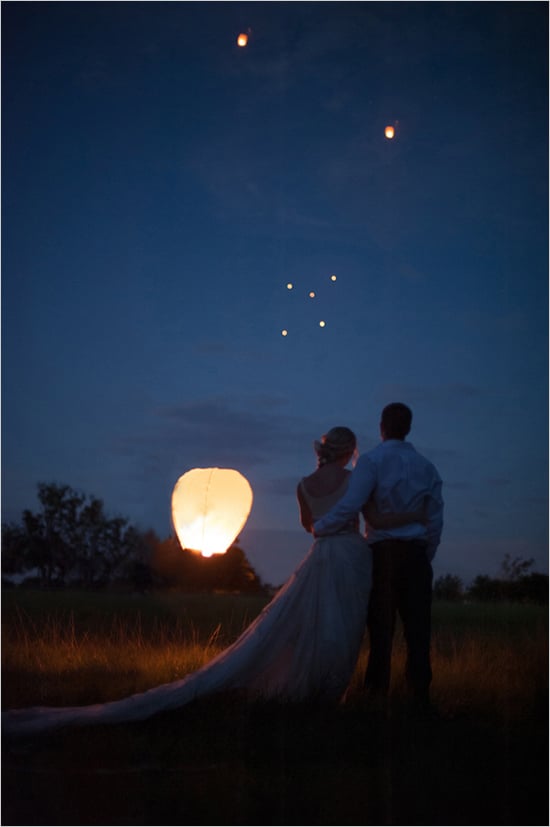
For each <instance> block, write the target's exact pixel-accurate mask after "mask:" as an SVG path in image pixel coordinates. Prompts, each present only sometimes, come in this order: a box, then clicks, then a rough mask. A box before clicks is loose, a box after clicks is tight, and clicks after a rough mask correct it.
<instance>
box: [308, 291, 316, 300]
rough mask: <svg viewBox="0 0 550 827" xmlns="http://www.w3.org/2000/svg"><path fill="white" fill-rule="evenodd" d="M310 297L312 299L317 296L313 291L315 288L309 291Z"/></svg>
mask: <svg viewBox="0 0 550 827" xmlns="http://www.w3.org/2000/svg"><path fill="white" fill-rule="evenodd" d="M309 298H310V299H314V298H315V293H314V292H313V290H310V293H309Z"/></svg>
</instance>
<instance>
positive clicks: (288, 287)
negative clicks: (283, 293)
mask: <svg viewBox="0 0 550 827" xmlns="http://www.w3.org/2000/svg"><path fill="white" fill-rule="evenodd" d="M293 287H294V285H293V284H292V282H290V281H289V282H288V284H287V286H286V289H287V290H292V288H293Z"/></svg>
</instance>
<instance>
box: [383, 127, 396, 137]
mask: <svg viewBox="0 0 550 827" xmlns="http://www.w3.org/2000/svg"><path fill="white" fill-rule="evenodd" d="M384 135H385V136H386V138H388V139H389V140H391V139H392V138H393V136H394V135H395V129H394V127H393V126H387V127H386V128H385V130H384Z"/></svg>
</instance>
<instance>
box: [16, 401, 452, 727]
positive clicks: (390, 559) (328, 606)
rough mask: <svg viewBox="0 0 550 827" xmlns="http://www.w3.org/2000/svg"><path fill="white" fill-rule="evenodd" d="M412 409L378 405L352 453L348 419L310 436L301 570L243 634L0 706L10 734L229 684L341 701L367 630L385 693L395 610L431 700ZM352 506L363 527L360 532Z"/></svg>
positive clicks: (432, 542)
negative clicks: (109, 680)
mask: <svg viewBox="0 0 550 827" xmlns="http://www.w3.org/2000/svg"><path fill="white" fill-rule="evenodd" d="M411 422H412V413H411V410H410V409H409V408H408V407H407V406H406V405H404V404H402V403H392V404H390V405H387V406H386V407H385V408H384V410H383V411H382V417H381V422H380V435H381V439H382V441H381V443H380V444H379V445H378V446H377V447H376V448H374V449H373V450H372V451H369V452H367V453H365V454H363V455H361V456H360V457H359V459H358V460H357V463H356V465H355V468H354V470H353V471H350V470H349V469H348V468H347V467H346V466H347V465H348V464H349V463H350V462H351V460H352V459H354V458H355V457H356V454H357V444H356V438H355V435H354V434H353V432H352V431H350V430H349V428H344V427H336V428H332V429H331V430H330V431H328V432H327V433H326V434H325V435H324V436H323V437H322V439H321V440H320V441H316V442H315V443H314V448H315V452H316V455H317V469H316V470H315V471H314V472H313V473H312V474H310V475H309V476H307V477H304V478H303V479H302V480H301V481H300V483H299V485H298V492H297V493H298V502H299V507H300V519H301V522H302V525H303V526H304V528H305V529H306V530H307V531H308V532H310V533H312V534H313V536H314V538H315V540H314V542H313V544H312V546H311V548H310V550H309V552H308V554H307V555H306V557H305V558H304V560H303V561H302V562H301V563H300V565H299V566H298V568H297V569H296V570H295V571H294V572H293V574H292V575H291V576H290V578H289V579H288V580H287V582H286V583H285V585H284V586H283V587H282V588H281V589H280V590H279V592H277V594H276V595H275V597H274V598H273V599H272V600H271V602H270V603H269V604H268V605H267V606H266V607H265V608H264V609H263V611H262V612H261V613H260V614H259V615H258V617H257V618H256V619H255V620H254V621H253V622H252V623H251V624H250V626H248V628H247V629H245V631H244V632H243V633H242V634H241V635H240V637H239V638H238V639H237V640H236V641H235V642H234V643H233V644H232V645H230V646H229V647H228V648H226V649H225V650H223V651H222V652H221V653H220V654H219V655H217V656H216V657H215V658H214V659H213V660H212V661H210V662H209V663H207V664H206V665H205V666H203V667H202V668H201V669H199V670H197V671H196V672H193V673H191V674H190V675H187V676H186V677H185V678H183V679H182V680H179V681H174V682H172V683H167V684H163V685H161V686H157V687H154V688H153V689H150V690H148V691H147V692H142V693H139V694H136V695H131V696H130V697H127V698H123V699H122V700H119V701H111V702H108V703H104V704H95V705H92V706H84V707H32V708H30V709H17V710H8V711H7V712H5V713H3V716H2V724H3V730H4V733H5V734H7V735H14V736H17V735H25V734H34V733H39V732H48V731H50V730H52V729H56V728H58V727H62V726H69V725H74V726H77V725H78V726H82V725H91V724H105V723H119V722H124V721H137V720H143V719H146V718H150V717H152V716H153V715H155V714H157V713H159V712H167V711H170V710H173V709H177V708H179V707H181V706H184V705H186V704H188V703H190V702H191V701H193V700H196V699H198V698H201V697H204V696H207V695H212V694H215V693H224V692H228V691H231V690H240V691H244V692H245V693H246V695H247V697H250V698H251V699H255V698H272V699H279V700H282V701H291V702H294V701H304V700H308V699H320V700H323V701H328V702H339V701H341V700H343V699H344V698H345V695H346V691H347V688H348V686H349V683H350V680H351V677H352V675H353V672H354V670H355V667H356V664H357V658H358V655H359V649H360V646H361V643H362V640H363V637H364V633H365V623H367V625H368V629H369V636H370V653H369V661H368V667H367V673H366V679H365V686H366V689H367V691H368V693H369V694H372V695H374V696H376V697H385V696H386V695H387V693H388V690H389V685H390V666H391V651H392V640H393V633H394V626H395V619H396V614H397V613H399V615H400V617H401V620H402V623H403V628H404V634H405V640H406V644H407V683H408V686H409V688H410V691H411V693H412V696H413V697H414V699H415V700H417V701H419V702H420V703H421V704H426V703H428V701H429V688H430V682H431V666H430V636H431V631H430V628H431V596H432V567H431V561H432V559H433V557H434V555H435V552H436V549H437V547H438V545H439V541H440V537H441V531H442V524H443V500H442V496H441V478H440V476H439V474H438V472H437V470H436V469H435V467H434V466H433V465H432V463H431V462H429V461H428V460H427V459H425V458H424V457H423V456H422V455H421V454H419V453H418V452H417V451H416V450H415V449H414V448H413V446H412V445H411V444H410V443H409V442H407V441H406V437H407V435H408V433H409V431H410V427H411ZM360 514H362V515H363V517H364V519H365V525H366V530H365V532H364V534H363V533H361V531H360Z"/></svg>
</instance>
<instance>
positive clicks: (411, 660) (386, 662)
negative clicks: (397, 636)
mask: <svg viewBox="0 0 550 827" xmlns="http://www.w3.org/2000/svg"><path fill="white" fill-rule="evenodd" d="M372 553H373V571H372V590H371V595H370V601H369V612H368V629H369V636H370V653H369V661H368V666H367V672H366V676H365V688H366V689H368V690H369V691H372V692H374V693H376V694H382V695H385V694H387V692H388V690H389V687H390V677H391V654H392V643H393V635H394V630H395V621H396V616H397V613H399V615H400V617H401V621H402V623H403V632H404V635H405V641H406V644H407V666H406V678H407V685H408V688H409V690H410V691H411V693H412V694H413V695H414V697H415V698H416V699H418V700H420V701H427V700H428V699H429V688H430V683H431V680H432V669H431V663H430V639H431V607H432V580H433V572H432V566H431V563H430V561H429V560H428V558H427V556H426V551H425V546H424V545H423V544H421V543H419V542H418V541H407V540H383V541H381V542H379V543H373V545H372Z"/></svg>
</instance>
